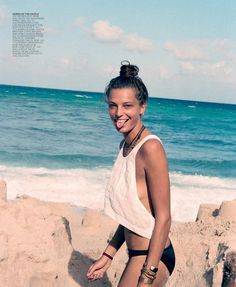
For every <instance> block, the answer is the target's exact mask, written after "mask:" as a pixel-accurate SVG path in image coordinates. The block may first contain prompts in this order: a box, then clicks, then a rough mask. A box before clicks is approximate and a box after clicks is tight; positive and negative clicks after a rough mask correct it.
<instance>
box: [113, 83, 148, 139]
mask: <svg viewBox="0 0 236 287" xmlns="http://www.w3.org/2000/svg"><path fill="white" fill-rule="evenodd" d="M135 94H136V91H135V89H133V88H121V89H112V90H111V92H110V95H109V98H108V111H109V115H110V117H111V120H112V121H113V123H114V125H115V127H116V129H117V130H118V131H119V132H121V133H123V134H126V133H129V132H130V131H131V130H133V129H134V128H135V127H136V126H138V127H140V124H141V116H142V115H143V114H144V112H145V108H146V104H143V105H140V102H139V100H138V99H137V98H136V96H135Z"/></svg>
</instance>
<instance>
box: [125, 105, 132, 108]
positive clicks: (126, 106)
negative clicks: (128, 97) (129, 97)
mask: <svg viewBox="0 0 236 287" xmlns="http://www.w3.org/2000/svg"><path fill="white" fill-rule="evenodd" d="M124 106H125V108H131V107H132V105H128V104H127V105H124Z"/></svg>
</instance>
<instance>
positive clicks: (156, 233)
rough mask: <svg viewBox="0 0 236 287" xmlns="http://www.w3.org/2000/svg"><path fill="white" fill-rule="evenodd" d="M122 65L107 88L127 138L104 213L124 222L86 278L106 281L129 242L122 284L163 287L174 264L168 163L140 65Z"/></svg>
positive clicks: (111, 108) (114, 116) (112, 110)
mask: <svg viewBox="0 0 236 287" xmlns="http://www.w3.org/2000/svg"><path fill="white" fill-rule="evenodd" d="M121 64H122V65H121V70H120V75H119V76H118V77H116V78H114V79H112V80H111V81H110V83H109V85H108V86H107V88H106V96H107V103H108V112H109V115H110V118H111V120H112V122H113V123H114V125H115V127H116V129H117V131H118V132H120V133H122V134H123V136H124V140H123V141H122V142H121V144H120V152H119V154H118V157H117V160H116V162H115V164H114V167H113V170H112V173H111V177H110V180H109V182H108V184H107V189H106V195H105V212H106V214H108V215H109V216H111V217H112V218H113V219H115V220H116V221H117V222H118V223H119V226H118V228H117V231H116V233H115V235H114V236H113V238H112V240H111V241H110V242H109V244H108V246H107V248H106V249H105V251H104V252H103V254H102V256H101V257H100V258H99V259H98V260H97V261H96V262H95V263H94V264H93V265H92V266H91V267H90V268H89V270H88V273H87V277H88V279H89V280H92V281H93V280H97V279H101V278H102V277H103V275H104V273H105V272H106V271H107V269H108V268H109V267H110V265H111V262H112V259H113V256H114V255H115V254H116V252H117V251H118V249H119V248H120V247H121V245H122V244H123V243H124V242H126V245H127V248H128V254H129V260H128V263H127V265H126V267H125V270H124V272H123V274H122V276H121V279H120V282H119V284H118V287H126V286H129V287H133V286H134V287H137V286H138V287H143V286H147V285H152V286H154V287H157V286H158V287H161V286H164V285H165V283H166V282H167V280H168V278H169V276H170V275H171V273H172V272H173V269H174V266H175V254H174V249H173V246H172V244H171V241H170V239H169V231H170V225H171V215H170V183H169V175H168V163H167V159H166V155H165V151H164V149H163V146H162V144H161V141H160V139H159V138H158V137H157V136H156V135H153V134H151V133H150V132H149V131H148V130H147V129H146V128H145V126H144V125H143V123H142V116H143V115H144V112H145V109H146V105H147V99H148V91H147V89H146V87H145V85H144V83H143V82H142V80H141V79H140V78H139V77H138V72H139V69H138V67H137V66H134V65H130V63H129V62H127V61H125V62H122V63H121Z"/></svg>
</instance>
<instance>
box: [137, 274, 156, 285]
mask: <svg viewBox="0 0 236 287" xmlns="http://www.w3.org/2000/svg"><path fill="white" fill-rule="evenodd" d="M153 281H154V279H150V278H144V277H142V276H140V277H139V280H138V282H139V283H144V284H149V285H151V284H152V283H153Z"/></svg>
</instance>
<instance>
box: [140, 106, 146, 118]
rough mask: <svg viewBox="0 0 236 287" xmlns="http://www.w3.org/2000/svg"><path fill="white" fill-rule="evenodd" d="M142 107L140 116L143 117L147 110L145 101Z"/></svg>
mask: <svg viewBox="0 0 236 287" xmlns="http://www.w3.org/2000/svg"><path fill="white" fill-rule="evenodd" d="M140 107H141V108H140V116H141V117H142V116H143V115H144V113H145V111H146V107H147V104H146V103H144V104H142V105H141V106H140Z"/></svg>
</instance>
